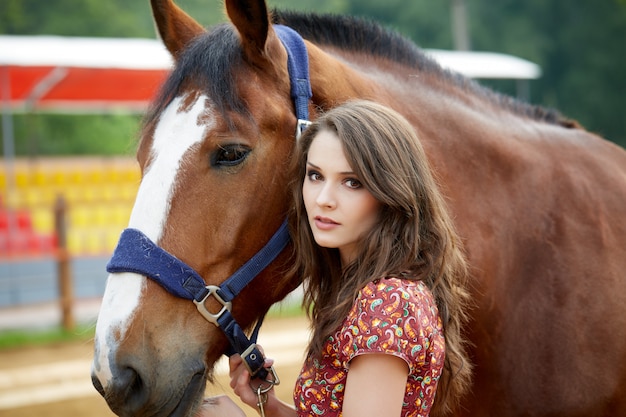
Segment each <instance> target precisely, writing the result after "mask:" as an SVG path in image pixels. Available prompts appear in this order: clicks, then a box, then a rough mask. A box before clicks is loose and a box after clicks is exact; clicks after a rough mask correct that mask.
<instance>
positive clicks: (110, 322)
mask: <svg viewBox="0 0 626 417" xmlns="http://www.w3.org/2000/svg"><path fill="white" fill-rule="evenodd" d="M184 99H185V98H184V97H178V98H176V99H174V100H173V101H172V103H170V105H169V106H168V107H167V108H166V109H165V111H164V112H163V114H162V115H161V117H160V118H159V121H158V123H157V126H156V129H155V131H154V137H153V142H152V148H151V161H152V162H151V164H150V166H149V167H147V169H144V171H145V173H144V176H143V179H142V180H141V185H140V186H139V191H138V192H137V198H136V200H135V205H134V207H133V210H132V213H131V216H130V221H129V224H128V227H130V228H134V229H138V230H140V231H141V232H143V233H144V234H145V235H146V236H147V237H149V238H150V239H151V240H152V241H153V242H158V241H159V239H160V238H161V236H162V234H163V228H164V226H165V224H166V221H167V215H168V212H169V208H170V200H171V196H172V194H173V191H174V187H175V185H176V176H177V174H178V170H179V169H180V167H181V165H182V159H183V156H184V155H185V154H186V153H187V151H189V149H190V148H191V147H193V146H194V145H197V144H198V143H200V142H201V141H202V139H203V138H204V134H205V132H206V130H207V129H210V127H211V126H210V125H207V120H209V118H207V117H206V112H207V111H210V110H209V109H207V108H205V104H206V103H207V102H208V100H206V97H205V96H200V97H198V99H197V100H196V102H195V103H194V105H193V106H192V107H191V108H190V109H189V110H188V111H185V112H179V109H180V108H181V103H182V102H183V100H184ZM201 116H204V117H201ZM199 120H202V121H203V124H202V125H199V124H198V123H199ZM145 282H146V278H145V277H143V276H141V275H138V274H134V273H121V274H109V277H108V280H107V285H106V289H105V292H104V296H103V299H102V306H101V307H100V313H99V315H98V323H97V325H96V340H95V344H96V354H95V356H94V364H93V371H94V372H95V373H96V375H97V376H98V379H99V380H100V382H101V383H102V384H103V385H104V386H106V384H107V383H108V382H109V381H110V380H111V378H112V373H111V370H110V368H109V357H110V356H111V354H112V353H113V354H114V353H115V351H116V349H117V345H118V343H119V341H121V340H123V339H124V336H125V334H126V331H127V330H128V325H129V323H130V322H131V319H132V317H133V315H134V312H135V310H136V309H137V307H138V306H139V302H140V299H141V293H142V290H143V288H144V285H145ZM111 359H114V358H111Z"/></svg>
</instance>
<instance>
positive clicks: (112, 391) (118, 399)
mask: <svg viewBox="0 0 626 417" xmlns="http://www.w3.org/2000/svg"><path fill="white" fill-rule="evenodd" d="M91 381H92V383H93V386H94V387H95V388H96V390H97V391H98V392H99V393H100V395H102V397H104V399H105V400H106V402H107V404H108V405H109V407H110V408H111V410H112V411H113V412H114V413H116V414H118V415H136V414H137V413H138V412H139V411H140V410H142V409H143V408H144V407H145V406H146V403H147V402H148V399H149V397H150V395H149V392H148V390H147V388H146V385H145V384H144V381H143V379H142V378H141V376H140V375H139V373H138V372H136V371H135V370H134V369H133V368H130V367H126V368H121V369H119V370H118V371H117V372H113V378H112V379H111V381H110V382H109V383H104V384H103V383H102V382H101V381H100V379H98V377H97V376H96V375H95V374H93V375H92V376H91ZM129 413H130V414H129Z"/></svg>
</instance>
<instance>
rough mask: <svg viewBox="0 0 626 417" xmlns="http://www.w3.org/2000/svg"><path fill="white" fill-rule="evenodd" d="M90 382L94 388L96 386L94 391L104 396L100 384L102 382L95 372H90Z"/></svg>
mask: <svg viewBox="0 0 626 417" xmlns="http://www.w3.org/2000/svg"><path fill="white" fill-rule="evenodd" d="M91 383H92V384H93V386H94V388H96V391H98V392H99V393H100V395H102V396H103V397H104V387H103V386H102V383H101V382H100V380H99V379H98V377H97V376H96V375H95V374H91Z"/></svg>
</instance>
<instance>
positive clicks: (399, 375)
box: [343, 353, 409, 417]
mask: <svg viewBox="0 0 626 417" xmlns="http://www.w3.org/2000/svg"><path fill="white" fill-rule="evenodd" d="M408 375H409V366H408V365H407V363H406V362H405V361H404V360H403V359H401V358H399V357H397V356H393V355H386V354H379V353H370V354H364V355H359V356H357V357H355V358H354V359H352V360H351V361H350V370H349V371H348V378H347V379H346V388H345V396H344V400H343V417H381V416H393V417H395V416H400V414H401V412H402V403H403V401H404V395H405V390H406V383H407V377H408Z"/></svg>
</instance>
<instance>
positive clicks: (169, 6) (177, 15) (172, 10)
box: [150, 0, 204, 59]
mask: <svg viewBox="0 0 626 417" xmlns="http://www.w3.org/2000/svg"><path fill="white" fill-rule="evenodd" d="M150 4H151V5H152V15H153V16H154V22H155V24H156V27H157V30H158V32H159V35H160V36H161V39H162V40H163V43H164V44H165V47H166V48H167V50H168V51H170V53H171V54H172V56H173V57H174V59H178V57H179V55H180V53H181V52H182V51H183V49H184V48H185V46H186V45H187V44H188V43H189V41H191V40H192V39H193V38H195V37H196V36H198V35H199V34H201V33H203V32H204V28H203V27H202V26H201V25H200V24H199V23H198V22H196V21H195V20H194V19H193V18H192V17H191V16H189V15H188V14H187V13H185V12H184V11H183V10H182V9H181V8H180V7H178V6H177V5H176V4H174V1H173V0H150Z"/></svg>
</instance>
